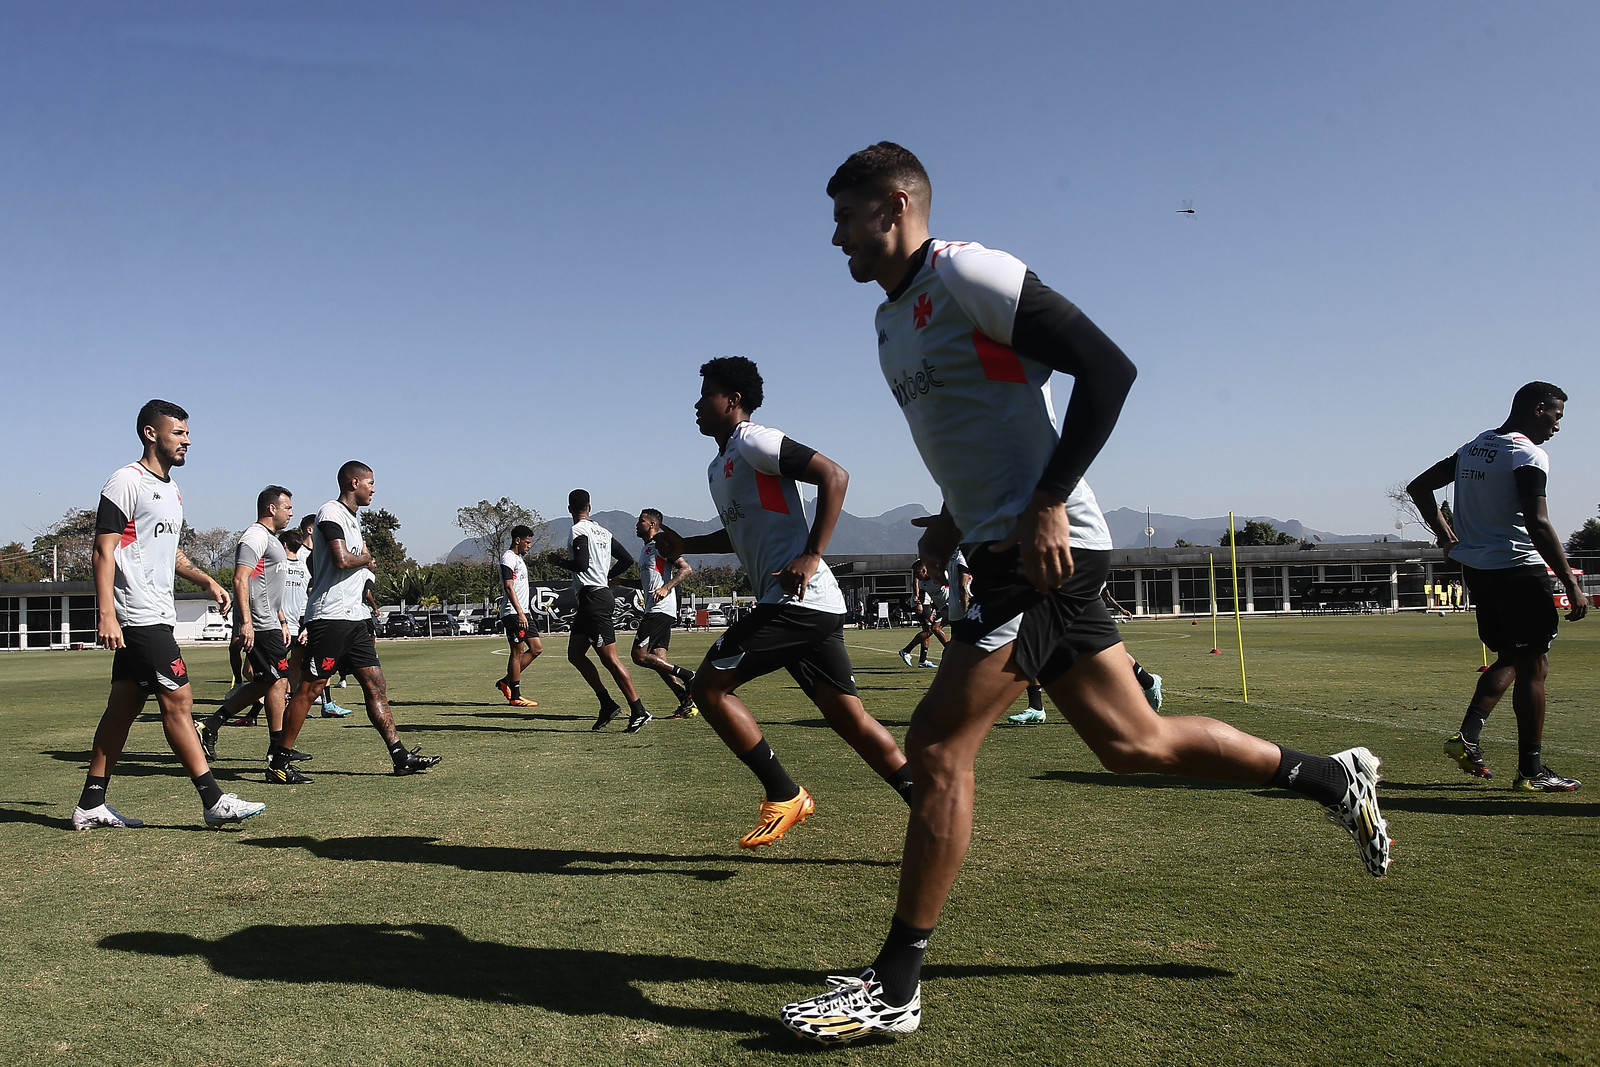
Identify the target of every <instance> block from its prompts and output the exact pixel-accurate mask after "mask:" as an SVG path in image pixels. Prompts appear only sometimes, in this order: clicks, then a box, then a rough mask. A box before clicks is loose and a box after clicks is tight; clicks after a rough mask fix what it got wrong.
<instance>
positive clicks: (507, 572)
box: [500, 563, 517, 582]
mask: <svg viewBox="0 0 1600 1067" xmlns="http://www.w3.org/2000/svg"><path fill="white" fill-rule="evenodd" d="M516 576H517V572H516V571H514V570H512V569H511V568H510V567H507V566H506V565H505V564H504V563H502V564H500V580H501V581H502V582H509V581H510V580H511V579H513V578H515V577H516Z"/></svg>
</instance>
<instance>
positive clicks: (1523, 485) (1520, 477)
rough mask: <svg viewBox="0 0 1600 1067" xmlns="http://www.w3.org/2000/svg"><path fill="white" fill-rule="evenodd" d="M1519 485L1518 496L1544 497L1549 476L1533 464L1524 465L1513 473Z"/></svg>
mask: <svg viewBox="0 0 1600 1067" xmlns="http://www.w3.org/2000/svg"><path fill="white" fill-rule="evenodd" d="M1511 477H1512V478H1513V479H1515V480H1516V483H1517V495H1518V496H1544V495H1545V491H1544V487H1545V483H1546V481H1548V476H1547V475H1546V474H1545V472H1544V471H1542V470H1540V469H1539V468H1538V467H1535V466H1534V465H1533V464H1532V463H1528V464H1524V465H1523V466H1521V467H1518V468H1517V469H1516V470H1514V471H1512V472H1511Z"/></svg>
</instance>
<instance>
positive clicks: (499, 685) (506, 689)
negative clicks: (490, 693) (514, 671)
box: [494, 678, 516, 702]
mask: <svg viewBox="0 0 1600 1067" xmlns="http://www.w3.org/2000/svg"><path fill="white" fill-rule="evenodd" d="M494 687H495V688H496V689H498V690H500V695H501V696H503V697H505V698H506V699H507V700H508V701H512V702H515V700H516V698H515V697H513V696H512V695H511V686H509V685H508V684H506V680H505V679H504V678H502V679H500V680H499V681H498V682H496V683H494Z"/></svg>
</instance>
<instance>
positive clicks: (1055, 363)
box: [1011, 270, 1138, 500]
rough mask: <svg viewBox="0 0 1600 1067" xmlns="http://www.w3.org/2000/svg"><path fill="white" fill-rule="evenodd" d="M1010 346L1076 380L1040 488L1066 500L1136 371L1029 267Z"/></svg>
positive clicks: (1114, 419) (1094, 453)
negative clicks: (1058, 439)
mask: <svg viewBox="0 0 1600 1067" xmlns="http://www.w3.org/2000/svg"><path fill="white" fill-rule="evenodd" d="M1011 347H1012V348H1013V349H1014V350H1015V351H1017V352H1018V353H1020V354H1022V355H1024V356H1027V357H1028V358H1029V359H1031V360H1034V361H1036V362H1039V363H1043V364H1044V365H1045V366H1047V367H1049V368H1050V369H1051V370H1058V371H1060V372H1061V373H1063V374H1070V375H1072V376H1073V378H1074V379H1075V381H1074V382H1073V385H1072V397H1071V399H1069V400H1068V401H1067V411H1066V415H1065V416H1064V417H1063V419H1062V422H1061V441H1060V442H1059V443H1058V444H1057V445H1056V451H1055V455H1053V456H1051V457H1050V462H1049V463H1047V464H1046V465H1045V469H1044V473H1043V474H1042V475H1040V477H1039V484H1038V488H1039V489H1040V490H1041V491H1043V492H1046V493H1049V494H1050V495H1051V496H1054V497H1059V498H1060V499H1062V500H1065V499H1066V498H1067V496H1068V494H1070V493H1071V492H1072V490H1073V489H1074V488H1076V487H1077V485H1078V481H1079V479H1081V478H1082V477H1083V475H1084V472H1085V471H1087V470H1088V469H1089V464H1090V463H1092V462H1094V458H1095V456H1097V455H1099V454H1100V449H1101V448H1102V447H1104V446H1105V443H1106V440H1107V439H1108V438H1109V437H1110V436H1111V430H1112V428H1113V427H1114V426H1116V424H1117V416H1118V415H1120V414H1121V413H1122V404H1123V401H1125V400H1126V399H1127V398H1128V390H1129V389H1131V388H1133V379H1134V378H1135V377H1136V376H1137V374H1138V371H1137V370H1136V369H1135V367H1134V365H1133V361H1132V360H1130V359H1128V357H1127V356H1125V355H1123V354H1122V349H1120V348H1118V347H1117V346H1116V344H1115V343H1113V342H1112V340H1111V338H1109V337H1107V336H1106V335H1105V334H1103V333H1101V332H1100V328H1099V327H1098V326H1096V325H1095V324H1094V323H1092V322H1090V321H1089V317H1088V316H1087V315H1085V314H1084V313H1083V312H1081V311H1079V310H1078V308H1077V306H1076V305H1075V304H1073V303H1072V302H1071V301H1069V300H1068V299H1067V298H1066V297H1064V296H1062V295H1061V294H1060V293H1057V292H1055V291H1054V290H1052V289H1050V288H1049V287H1047V286H1046V285H1045V284H1044V283H1043V282H1041V281H1040V280H1039V278H1038V276H1037V275H1035V274H1034V273H1033V271H1031V270H1030V271H1028V272H1027V274H1025V275H1024V276H1023V278H1022V293H1021V295H1020V296H1019V297H1018V299H1017V316H1016V319H1015V320H1014V322H1013V323H1012V326H1011Z"/></svg>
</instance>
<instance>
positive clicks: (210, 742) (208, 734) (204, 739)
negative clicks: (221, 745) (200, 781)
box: [195, 723, 217, 763]
mask: <svg viewBox="0 0 1600 1067" xmlns="http://www.w3.org/2000/svg"><path fill="white" fill-rule="evenodd" d="M195 727H196V729H198V730H199V731H200V751H201V752H204V753H205V754H206V762H207V763H215V762H217V728H216V727H215V726H212V725H211V724H210V723H196V724H195Z"/></svg>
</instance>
